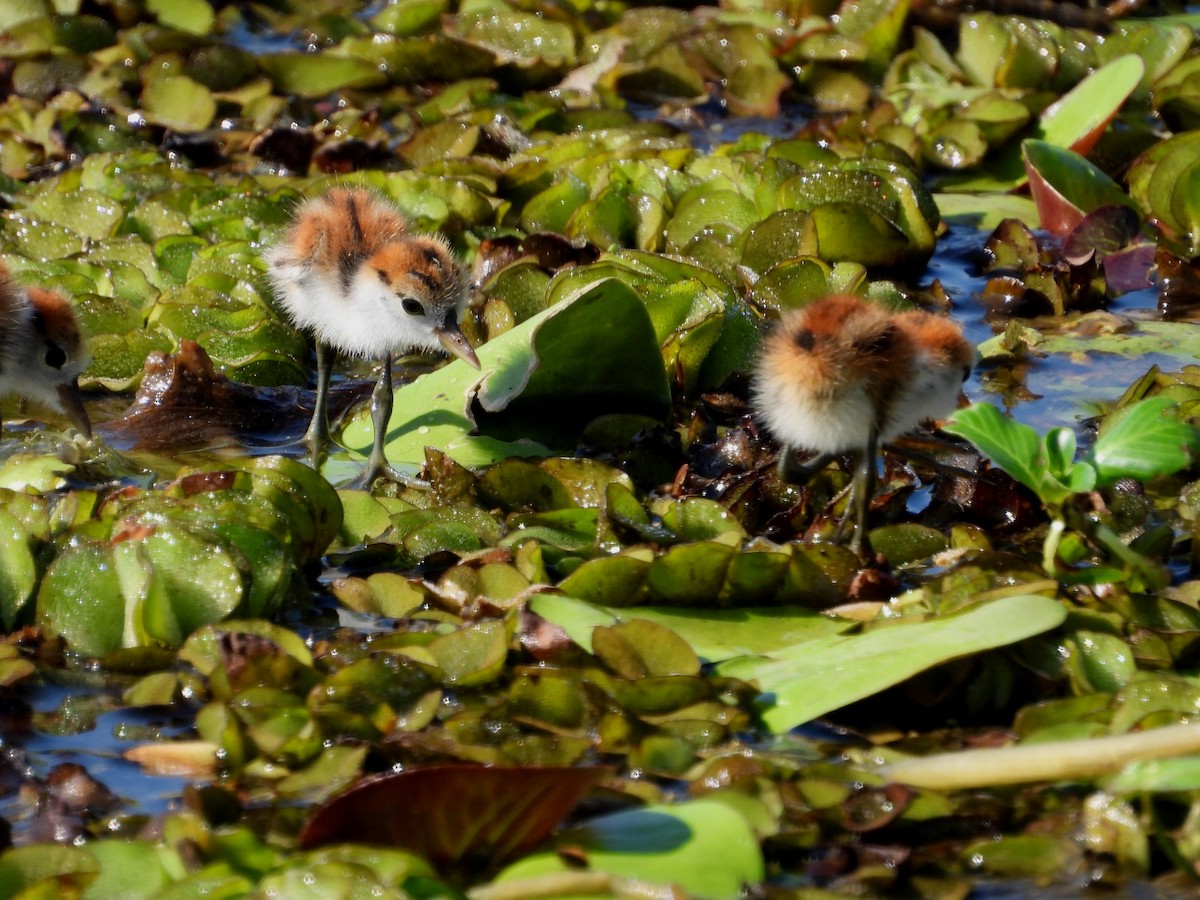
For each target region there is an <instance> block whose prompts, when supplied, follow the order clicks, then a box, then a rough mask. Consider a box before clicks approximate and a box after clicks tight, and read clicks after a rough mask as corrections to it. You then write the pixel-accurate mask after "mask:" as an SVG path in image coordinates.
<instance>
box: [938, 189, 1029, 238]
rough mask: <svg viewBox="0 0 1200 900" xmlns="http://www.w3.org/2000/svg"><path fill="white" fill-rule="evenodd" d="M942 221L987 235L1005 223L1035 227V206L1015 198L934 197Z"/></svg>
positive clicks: (974, 195) (983, 195)
mask: <svg viewBox="0 0 1200 900" xmlns="http://www.w3.org/2000/svg"><path fill="white" fill-rule="evenodd" d="M933 199H934V200H935V201H936V202H937V206H938V210H939V211H940V212H941V215H942V218H943V219H944V220H945V221H946V222H947V223H949V224H953V225H962V226H964V227H969V228H977V229H979V230H980V231H991V230H993V229H995V228H996V227H997V226H998V225H999V224H1000V223H1001V222H1002V221H1004V220H1005V219H1016V220H1017V221H1019V222H1024V223H1025V224H1026V225H1028V226H1030V227H1032V226H1034V225H1036V224H1037V221H1038V212H1037V204H1035V203H1034V202H1033V200H1031V199H1030V198H1029V197H1019V196H1016V195H1015V194H1000V195H998V196H996V195H990V194H956V193H936V194H934V195H933Z"/></svg>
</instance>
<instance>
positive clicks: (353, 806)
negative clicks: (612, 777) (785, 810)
mask: <svg viewBox="0 0 1200 900" xmlns="http://www.w3.org/2000/svg"><path fill="white" fill-rule="evenodd" d="M607 775H608V770H607V769H603V768H598V767H572V768H559V767H537V766H523V767H511V766H469V765H437V766H426V767H424V768H417V769H413V770H411V771H408V772H401V773H398V774H395V775H384V776H381V777H376V778H370V779H365V780H363V781H361V782H359V783H358V784H356V785H355V786H354V787H352V788H350V789H349V790H348V791H345V792H344V793H342V794H339V795H338V796H336V797H334V798H333V799H332V800H329V801H328V802H326V803H325V804H323V805H322V806H319V807H318V808H317V809H315V810H313V812H312V813H311V814H310V815H309V817H308V821H307V822H305V825H304V829H303V831H302V832H301V834H300V844H301V846H302V847H304V848H313V847H318V846H322V845H325V844H331V843H344V842H353V841H357V842H361V843H368V844H383V845H385V846H389V847H400V848H403V849H406V850H411V851H413V852H414V853H417V854H419V855H420V856H422V857H423V858H425V859H427V860H429V861H430V862H432V863H433V864H434V865H436V866H439V867H443V868H444V867H447V866H451V865H454V864H455V863H458V862H459V861H460V860H463V859H464V858H472V859H476V860H478V859H480V858H481V857H482V859H483V860H486V861H487V862H490V863H493V864H495V863H503V862H505V861H507V860H510V859H512V858H513V857H516V856H520V855H522V854H524V853H527V852H529V851H530V850H532V849H533V848H534V847H536V846H537V845H538V844H540V843H541V842H542V841H543V840H545V838H546V837H547V836H548V835H549V834H550V833H551V831H553V830H554V828H555V826H557V825H558V824H559V822H561V821H562V819H563V818H564V817H565V816H566V815H567V813H569V812H570V811H571V809H572V807H574V806H575V804H576V803H578V802H579V800H580V799H582V797H583V796H584V795H585V794H586V793H587V792H588V791H589V790H591V788H592V787H594V786H595V785H597V784H599V783H600V781H601V780H603V779H604V778H605V777H606V776H607ZM398 809H402V810H405V811H406V814H405V815H396V814H395V812H396V810H398ZM756 847H757V845H756Z"/></svg>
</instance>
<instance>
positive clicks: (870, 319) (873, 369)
mask: <svg viewBox="0 0 1200 900" xmlns="http://www.w3.org/2000/svg"><path fill="white" fill-rule="evenodd" d="M973 355H974V351H973V349H972V348H971V345H970V344H969V343H968V342H967V341H966V339H965V338H964V337H963V335H962V332H961V330H960V329H959V328H958V326H957V325H955V324H954V323H953V322H951V321H950V320H948V319H943V318H939V317H937V316H933V315H930V314H928V313H923V312H907V313H899V314H891V313H888V312H887V311H886V310H884V309H882V308H881V307H879V306H877V305H875V304H872V303H869V302H867V301H865V300H862V299H859V298H858V297H853V296H849V295H844V294H836V295H833V296H830V297H825V298H823V299H821V300H818V301H816V302H814V303H811V304H809V305H808V306H806V307H804V308H803V309H801V310H799V311H797V312H795V313H791V314H789V315H787V316H785V317H784V319H783V320H782V321H781V322H780V324H779V326H778V327H777V328H776V329H775V331H774V332H773V333H772V334H771V335H770V336H769V337H768V338H767V339H766V341H765V342H764V345H763V351H762V355H761V356H760V358H759V363H758V367H757V370H756V373H755V378H754V386H753V398H752V402H753V405H754V409H755V411H756V413H757V414H758V416H759V417H760V418H761V419H762V421H763V422H764V423H765V424H766V426H767V429H768V430H769V431H770V432H771V434H773V435H774V436H775V437H776V439H778V440H779V442H780V444H782V445H783V446H782V449H781V451H780V455H779V477H780V478H781V479H783V480H785V481H791V482H797V481H802V480H805V479H806V478H808V477H809V476H811V475H812V474H813V473H814V472H816V471H818V470H819V469H820V468H822V467H823V466H824V465H825V464H826V463H828V462H829V460H830V459H831V458H832V457H834V456H836V455H839V454H842V453H856V454H858V464H857V466H856V469H855V474H854V479H853V481H852V484H851V489H852V491H853V499H854V503H855V505H854V509H855V526H856V529H855V533H854V536H853V539H852V541H851V546H852V547H853V548H854V549H855V550H856V551H859V550H861V549H862V547H863V542H864V540H865V536H866V519H867V507H868V504H869V502H870V499H871V493H872V490H873V481H874V474H875V458H876V455H877V450H878V446H879V444H880V443H885V442H887V441H890V440H892V439H894V438H896V437H898V436H899V435H901V434H903V433H904V432H906V431H909V430H911V429H912V428H915V427H916V426H917V425H918V424H920V423H921V422H922V421H924V420H926V419H932V418H937V417H939V416H944V415H946V414H948V413H949V412H951V411H952V410H953V409H954V406H955V403H956V401H957V398H958V393H959V390H960V388H961V385H962V382H963V379H964V378H965V377H966V375H967V374H969V372H970V366H971V361H972V359H973ZM801 449H806V450H811V451H816V452H817V454H818V456H817V458H816V459H814V460H813V461H811V462H810V463H807V464H805V465H801V464H800V463H798V461H797V459H796V451H798V450H801ZM846 524H847V523H846V521H845V520H844V521H843V523H842V527H841V528H839V532H838V534H839V537H840V536H842V535H843V533H844V529H845V526H846Z"/></svg>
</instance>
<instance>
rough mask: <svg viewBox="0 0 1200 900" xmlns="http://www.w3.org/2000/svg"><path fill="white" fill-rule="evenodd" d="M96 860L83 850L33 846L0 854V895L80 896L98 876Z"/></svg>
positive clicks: (37, 897) (45, 844)
mask: <svg viewBox="0 0 1200 900" xmlns="http://www.w3.org/2000/svg"><path fill="white" fill-rule="evenodd" d="M98 871H99V863H97V861H96V857H94V856H92V854H91V853H89V852H88V851H87V850H84V849H83V848H81V847H69V846H67V847H64V846H62V845H61V844H51V843H44V844H30V845H29V846H26V847H10V848H9V849H7V850H5V851H4V853H2V854H0V896H3V897H18V896H19V897H29V898H31V900H40V898H46V900H49V898H51V897H62V896H72V895H75V896H77V895H78V894H79V893H80V892H82V891H83V890H84V888H86V887H87V885H88V884H89V883H90V882H91V881H92V880H93V879H94V878H95V877H96V874H97V872H98Z"/></svg>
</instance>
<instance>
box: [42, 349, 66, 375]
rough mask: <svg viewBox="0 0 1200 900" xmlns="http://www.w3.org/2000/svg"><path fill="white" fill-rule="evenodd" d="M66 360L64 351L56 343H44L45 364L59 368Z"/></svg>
mask: <svg viewBox="0 0 1200 900" xmlns="http://www.w3.org/2000/svg"><path fill="white" fill-rule="evenodd" d="M66 361H67V354H66V351H64V350H63V348H62V347H60V346H58V344H49V343H48V344H46V365H48V366H49V367H50V368H52V369H61V368H62V367H63V363H65V362H66Z"/></svg>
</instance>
